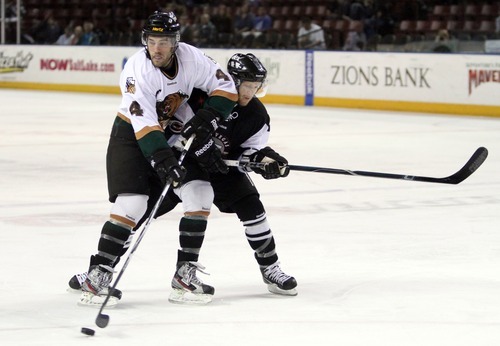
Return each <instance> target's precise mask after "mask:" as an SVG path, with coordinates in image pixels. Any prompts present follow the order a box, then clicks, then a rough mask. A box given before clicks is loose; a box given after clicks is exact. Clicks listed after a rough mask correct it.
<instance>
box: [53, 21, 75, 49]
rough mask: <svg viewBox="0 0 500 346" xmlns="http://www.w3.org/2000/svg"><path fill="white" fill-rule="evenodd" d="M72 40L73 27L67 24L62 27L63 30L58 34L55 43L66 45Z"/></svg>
mask: <svg viewBox="0 0 500 346" xmlns="http://www.w3.org/2000/svg"><path fill="white" fill-rule="evenodd" d="M72 40H73V28H72V27H71V26H69V25H68V26H67V27H65V28H64V32H63V33H62V34H61V36H59V38H58V39H57V41H56V42H55V44H57V45H60V46H67V45H70V44H71V41H72Z"/></svg>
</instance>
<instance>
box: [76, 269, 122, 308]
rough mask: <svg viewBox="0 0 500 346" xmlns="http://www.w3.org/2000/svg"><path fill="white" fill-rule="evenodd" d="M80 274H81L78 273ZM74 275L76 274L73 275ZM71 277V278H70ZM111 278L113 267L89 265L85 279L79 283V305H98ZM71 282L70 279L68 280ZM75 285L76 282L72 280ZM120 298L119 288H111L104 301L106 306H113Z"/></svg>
mask: <svg viewBox="0 0 500 346" xmlns="http://www.w3.org/2000/svg"><path fill="white" fill-rule="evenodd" d="M80 275H82V274H80ZM75 276H78V274H77V275H75ZM72 279H73V278H72ZM112 279H113V268H111V267H110V266H106V265H102V264H100V265H97V266H93V267H91V270H90V272H89V273H88V275H87V278H86V279H85V281H84V282H83V283H82V284H81V288H82V293H81V295H80V300H79V301H78V304H79V305H85V306H94V307H100V306H101V305H102V304H103V303H104V300H106V297H107V295H108V290H109V289H111V288H110V287H109V285H110V283H111V280H112ZM70 283H71V280H70ZM73 283H74V284H75V285H76V283H75V282H73ZM120 298H121V291H120V290H113V291H112V292H111V295H110V297H109V300H108V302H107V303H106V306H107V307H114V306H116V304H118V300H120Z"/></svg>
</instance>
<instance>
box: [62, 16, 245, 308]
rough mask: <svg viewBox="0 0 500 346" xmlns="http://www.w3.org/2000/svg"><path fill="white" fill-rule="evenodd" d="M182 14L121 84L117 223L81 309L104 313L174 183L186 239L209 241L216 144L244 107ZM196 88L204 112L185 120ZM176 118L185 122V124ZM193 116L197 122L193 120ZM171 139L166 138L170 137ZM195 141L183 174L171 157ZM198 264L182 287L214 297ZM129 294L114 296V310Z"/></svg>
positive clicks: (150, 41) (136, 58)
mask: <svg viewBox="0 0 500 346" xmlns="http://www.w3.org/2000/svg"><path fill="white" fill-rule="evenodd" d="M179 32H180V25H179V23H178V21H177V18H176V16H175V14H174V13H172V12H168V13H163V12H155V13H154V14H153V15H151V16H149V18H148V19H147V21H146V23H145V25H144V28H143V30H142V43H143V45H144V48H143V49H141V50H139V51H138V52H137V53H135V54H134V55H133V56H131V57H130V58H129V59H128V61H127V63H126V64H125V66H124V69H123V71H122V73H121V76H120V88H121V92H122V101H121V103H120V106H119V109H118V114H117V116H116V118H115V121H114V124H113V127H112V130H111V135H110V139H109V146H108V150H107V155H106V171H107V181H108V192H109V200H110V202H112V203H113V206H112V208H111V212H110V216H109V220H108V221H107V222H105V224H104V225H103V227H102V230H101V234H100V238H99V242H98V246H97V253H96V254H95V255H93V256H91V258H90V265H89V271H88V276H87V277H86V278H84V277H81V276H80V279H82V278H84V279H85V280H84V281H83V282H78V276H75V277H73V278H72V280H71V281H70V286H72V287H73V288H78V287H80V286H81V289H82V294H81V296H80V300H79V303H80V304H82V305H101V304H102V303H103V301H104V299H105V297H106V295H107V292H108V291H107V290H108V288H109V286H110V283H111V281H112V275H113V272H114V270H113V268H114V267H115V266H116V265H117V263H118V261H119V260H120V257H121V256H123V254H125V253H126V251H127V249H128V247H129V245H130V242H131V238H132V235H133V230H134V228H135V227H136V226H137V223H138V222H139V220H140V219H141V218H143V216H144V215H145V213H146V210H147V208H148V205H152V204H154V203H156V200H157V196H159V194H160V193H161V191H162V190H163V187H164V185H165V184H166V182H168V181H171V182H172V185H173V186H175V187H176V188H175V194H176V195H178V196H179V198H180V199H181V200H182V201H183V208H184V217H183V218H182V220H181V222H180V225H179V231H180V232H181V233H190V234H197V235H198V239H199V240H201V241H202V239H203V237H204V232H205V228H206V225H207V217H208V215H209V213H210V207H211V204H212V201H213V190H212V188H211V186H210V183H209V172H211V171H221V172H226V171H227V169H228V168H227V167H226V166H225V164H224V163H223V161H222V159H221V157H220V155H219V154H217V152H218V151H215V149H216V147H215V144H214V141H213V139H212V135H213V132H214V131H215V129H216V127H217V124H218V122H220V121H221V120H224V119H225V118H227V116H228V115H229V113H230V112H231V110H232V109H233V107H234V105H235V102H236V101H237V90H236V87H235V84H234V82H233V80H232V78H230V77H229V76H228V75H227V74H226V73H224V72H223V71H222V69H221V68H220V66H219V65H218V64H217V63H216V62H215V61H213V60H212V59H210V58H208V57H207V56H205V55H204V54H203V53H202V52H201V51H200V50H198V49H197V48H195V47H193V46H190V45H187V44H185V43H182V42H180V34H179ZM194 88H198V89H201V90H203V91H205V92H206V93H208V95H209V98H208V99H207V101H206V102H205V104H204V106H203V107H202V108H201V109H200V110H198V111H197V112H196V114H195V115H194V116H192V115H193V114H192V112H191V113H189V112H182V111H181V110H182V109H183V108H184V107H189V106H188V105H187V100H188V98H189V96H190V95H191V93H192V91H193V89H194ZM174 114H185V115H186V116H185V117H179V116H177V117H176V118H174V117H173V116H174ZM187 115H189V116H190V117H191V116H192V117H191V118H188V117H187ZM166 129H168V132H169V133H170V134H171V136H170V137H169V138H167V137H166V136H165V130H166ZM192 135H195V141H194V142H193V145H192V151H193V153H195V154H194V157H186V159H185V160H184V163H183V165H182V167H181V166H179V164H178V161H177V157H176V156H177V155H176V153H175V152H174V151H173V150H172V149H171V145H172V144H173V143H175V142H176V141H177V139H178V137H179V136H183V137H185V138H189V137H191V136H192ZM200 268H202V266H201V265H200V264H198V263H196V261H189V260H186V261H184V262H182V263H178V267H177V271H176V275H177V276H178V279H179V280H178V281H179V282H182V283H183V284H186V285H191V284H193V285H194V287H193V286H191V287H192V288H193V290H194V291H196V292H195V293H200V294H206V295H213V293H214V289H213V287H211V286H209V285H206V284H203V282H201V280H199V279H198V278H197V276H196V271H197V270H199V269H200ZM120 296H121V292H118V291H117V292H112V297H111V298H110V300H109V301H108V304H107V305H108V306H112V305H114V304H116V303H117V300H118V299H119V298H120Z"/></svg>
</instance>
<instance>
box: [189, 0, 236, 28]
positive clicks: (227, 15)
mask: <svg viewBox="0 0 500 346" xmlns="http://www.w3.org/2000/svg"><path fill="white" fill-rule="evenodd" d="M212 23H213V24H214V25H215V28H216V29H217V32H218V33H226V34H232V33H233V28H234V23H233V16H232V14H231V8H230V7H228V6H226V5H225V4H220V5H219V6H217V10H216V11H215V14H214V15H212ZM181 28H182V26H181Z"/></svg>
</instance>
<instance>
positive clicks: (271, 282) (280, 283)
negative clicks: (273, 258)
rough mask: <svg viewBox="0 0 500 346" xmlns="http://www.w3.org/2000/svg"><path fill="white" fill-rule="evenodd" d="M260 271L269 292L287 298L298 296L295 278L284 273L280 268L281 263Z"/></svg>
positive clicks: (262, 268)
mask: <svg viewBox="0 0 500 346" xmlns="http://www.w3.org/2000/svg"><path fill="white" fill-rule="evenodd" d="M260 271H261V273H262V279H263V280H264V283H266V284H267V289H268V290H269V292H271V293H274V294H281V295H286V296H296V295H297V293H298V292H297V289H296V287H297V281H296V280H295V278H294V277H293V276H290V275H287V274H285V273H283V271H282V270H281V268H280V266H279V262H276V263H274V264H271V265H270V266H267V267H261V268H260Z"/></svg>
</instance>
